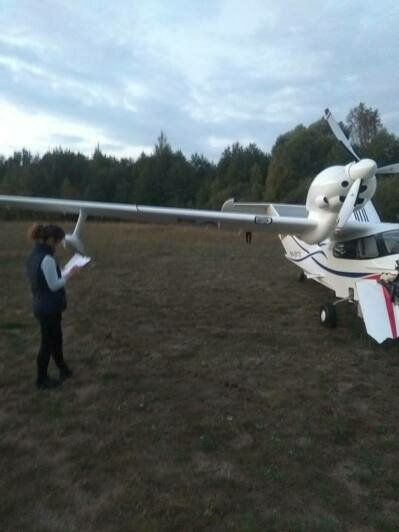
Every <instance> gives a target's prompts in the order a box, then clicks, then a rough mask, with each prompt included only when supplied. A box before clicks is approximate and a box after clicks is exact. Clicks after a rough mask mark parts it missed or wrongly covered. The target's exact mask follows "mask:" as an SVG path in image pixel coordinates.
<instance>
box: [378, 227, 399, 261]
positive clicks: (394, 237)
mask: <svg viewBox="0 0 399 532" xmlns="http://www.w3.org/2000/svg"><path fill="white" fill-rule="evenodd" d="M381 236H382V239H383V241H384V244H385V248H386V251H387V253H386V254H387V255H393V254H395V253H399V231H397V230H395V231H387V232H386V233H382V235H381Z"/></svg>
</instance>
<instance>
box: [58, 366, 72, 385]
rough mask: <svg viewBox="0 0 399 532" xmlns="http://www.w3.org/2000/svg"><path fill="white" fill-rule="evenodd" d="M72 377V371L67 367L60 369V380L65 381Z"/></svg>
mask: <svg viewBox="0 0 399 532" xmlns="http://www.w3.org/2000/svg"><path fill="white" fill-rule="evenodd" d="M71 377H73V371H72V370H71V369H69V368H65V369H62V370H61V371H60V381H61V382H62V381H65V380H66V379H70V378H71Z"/></svg>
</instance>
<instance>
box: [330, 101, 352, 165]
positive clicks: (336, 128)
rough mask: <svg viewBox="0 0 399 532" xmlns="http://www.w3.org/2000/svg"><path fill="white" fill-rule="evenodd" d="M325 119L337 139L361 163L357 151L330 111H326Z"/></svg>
mask: <svg viewBox="0 0 399 532" xmlns="http://www.w3.org/2000/svg"><path fill="white" fill-rule="evenodd" d="M324 118H325V119H326V120H327V122H328V125H329V126H330V128H331V131H332V132H333V133H334V135H335V136H336V137H337V139H338V140H339V142H341V143H342V144H343V145H344V147H345V148H346V149H347V150H348V151H349V152H350V153H351V154H352V155H353V156H354V157H355V158H356V159H357V160H358V161H360V157H359V156H358V155H356V153H355V150H354V149H353V148H352V145H351V143H350V142H349V139H348V138H347V137H346V135H345V133H344V132H343V131H342V129H341V126H340V125H339V124H338V122H336V121H335V119H334V117H333V115H332V114H331V112H330V110H329V109H326V110H325V111H324Z"/></svg>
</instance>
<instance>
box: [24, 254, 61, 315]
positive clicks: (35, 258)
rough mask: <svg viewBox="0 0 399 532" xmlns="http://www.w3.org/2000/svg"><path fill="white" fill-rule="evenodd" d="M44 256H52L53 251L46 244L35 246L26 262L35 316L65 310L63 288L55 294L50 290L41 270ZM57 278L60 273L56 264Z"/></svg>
mask: <svg viewBox="0 0 399 532" xmlns="http://www.w3.org/2000/svg"><path fill="white" fill-rule="evenodd" d="M46 255H53V250H52V249H51V248H50V246H47V245H46V244H36V246H35V248H34V249H33V251H32V253H31V254H30V255H29V257H28V260H27V262H26V266H27V273H28V278H29V281H30V285H31V289H32V294H33V313H34V315H35V316H37V317H40V316H48V315H50V314H59V313H60V312H62V311H63V310H65V309H66V306H67V302H66V294H65V290H64V289H63V288H60V289H59V290H57V291H56V292H53V291H52V290H50V288H49V286H48V284H47V281H46V278H45V277H44V274H43V272H42V269H41V264H42V261H43V259H44V257H45V256H46ZM57 273H58V277H61V271H60V268H59V266H58V264H57Z"/></svg>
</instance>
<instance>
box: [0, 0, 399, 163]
mask: <svg viewBox="0 0 399 532" xmlns="http://www.w3.org/2000/svg"><path fill="white" fill-rule="evenodd" d="M398 21H399V2H398V1H397V0H392V1H391V0H384V1H383V2H375V0H373V1H369V0H359V1H358V0H352V1H350V2H347V1H343V0H334V1H330V0H327V1H323V2H320V0H317V1H313V0H309V1H302V2H301V1H299V0H297V1H294V0H292V1H290V0H269V1H267V0H245V1H243V0H213V1H212V0H169V1H166V0H130V1H129V0H112V1H111V0H95V1H94V0H80V1H78V0H75V1H72V0H30V1H29V0H0V27H1V32H0V154H3V155H8V154H10V153H12V151H13V150H17V149H21V147H23V146H25V147H27V148H29V149H30V150H31V151H33V152H34V153H36V152H39V153H43V152H44V151H45V150H47V149H49V148H53V147H55V146H62V147H65V148H70V149H72V150H74V151H81V152H84V153H86V154H91V153H92V152H93V150H94V147H95V146H96V144H97V143H99V144H100V147H101V149H102V150H103V151H104V152H106V153H110V154H114V155H116V156H118V157H120V156H131V157H134V158H135V157H137V156H138V155H139V154H140V153H141V151H143V150H144V151H146V152H150V151H151V150H152V147H153V145H154V144H155V142H156V139H157V137H158V136H159V133H160V131H161V130H163V131H164V132H165V133H166V135H167V137H168V139H169V141H170V143H171V144H172V147H173V148H174V149H182V150H183V152H184V153H185V154H186V155H187V156H190V155H191V154H192V153H194V152H199V153H203V154H204V155H206V156H207V157H209V158H213V159H217V158H218V157H219V155H220V153H221V151H222V150H223V149H224V148H225V147H226V146H227V145H229V144H231V143H233V142H236V141H239V142H241V143H244V144H246V143H248V142H255V143H256V144H258V146H259V147H261V148H262V149H264V150H270V148H271V147H272V145H273V144H274V141H275V140H276V138H277V136H278V135H279V134H281V133H284V132H286V131H287V130H289V129H291V128H292V127H293V126H295V125H297V124H298V123H303V124H305V125H308V124H310V123H311V122H313V121H315V120H317V119H318V118H320V117H321V115H322V112H323V109H324V108H325V107H330V108H331V109H332V111H333V113H334V115H335V117H336V118H337V119H338V120H344V119H345V118H346V115H347V113H348V111H349V109H350V108H351V107H354V106H355V105H357V104H358V103H359V102H360V101H363V102H365V103H366V105H368V106H371V107H373V108H378V109H379V111H380V113H381V116H382V119H383V122H384V125H385V126H386V127H387V128H388V129H389V130H390V131H393V132H394V133H396V134H399V106H398V87H399V68H398V63H399V46H398V45H399V30H398Z"/></svg>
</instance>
